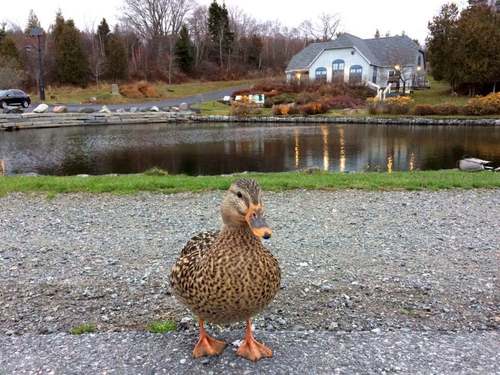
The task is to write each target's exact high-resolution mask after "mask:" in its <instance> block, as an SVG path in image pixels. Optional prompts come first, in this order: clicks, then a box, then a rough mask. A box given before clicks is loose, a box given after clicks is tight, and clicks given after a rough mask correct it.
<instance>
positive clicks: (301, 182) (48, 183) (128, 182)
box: [0, 170, 500, 195]
mask: <svg viewBox="0 0 500 375" xmlns="http://www.w3.org/2000/svg"><path fill="white" fill-rule="evenodd" d="M242 176H244V177H252V178H256V179H257V180H258V181H259V182H260V183H261V185H262V187H263V188H264V189H265V190H273V191H280V190H291V189H362V190H421V189H429V190H440V189H452V188H460V189H472V188H483V189H494V188H500V175H499V174H497V173H494V172H478V173H467V172H460V171H457V170H442V171H417V172H393V173H376V172H367V173H331V172H313V173H307V172H282V173H248V174H241V175H238V174H237V175H230V176H198V177H195V176H185V175H163V173H161V172H158V171H156V172H146V174H135V175H121V176H88V177H78V176H73V177H53V176H37V177H28V176H7V177H0V195H5V194H8V193H13V192H41V193H49V194H50V195H52V194H57V193H70V192H89V193H116V194H131V193H137V192H141V191H149V192H159V193H177V192H185V191H208V190H225V189H227V188H228V187H229V185H230V184H231V182H232V181H234V180H235V179H236V178H238V177H242Z"/></svg>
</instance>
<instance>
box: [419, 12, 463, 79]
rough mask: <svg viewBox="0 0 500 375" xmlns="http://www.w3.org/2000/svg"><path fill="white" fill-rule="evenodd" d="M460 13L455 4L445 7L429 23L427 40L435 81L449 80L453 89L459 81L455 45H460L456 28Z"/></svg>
mask: <svg viewBox="0 0 500 375" xmlns="http://www.w3.org/2000/svg"><path fill="white" fill-rule="evenodd" d="M458 17H459V12H458V7H457V6H456V5H455V4H446V5H443V6H442V8H441V11H440V13H439V15H437V16H436V17H434V19H433V20H432V22H430V23H429V26H428V27H429V31H430V35H429V37H428V38H427V46H428V51H429V53H428V58H429V62H430V65H431V69H432V75H433V77H434V79H436V80H438V81H440V80H443V79H444V80H447V81H448V82H450V84H451V85H452V87H453V88H455V84H456V83H457V81H458V77H457V69H456V68H455V67H456V65H457V64H458V61H457V55H456V53H455V52H456V49H455V45H456V43H458V38H457V33H456V27H457V22H458Z"/></svg>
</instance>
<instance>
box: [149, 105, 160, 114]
mask: <svg viewBox="0 0 500 375" xmlns="http://www.w3.org/2000/svg"><path fill="white" fill-rule="evenodd" d="M149 111H150V112H160V108H158V107H157V106H155V105H154V106H152V107H151V108H150V109H149Z"/></svg>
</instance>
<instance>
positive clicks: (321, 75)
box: [316, 68, 326, 81]
mask: <svg viewBox="0 0 500 375" xmlns="http://www.w3.org/2000/svg"><path fill="white" fill-rule="evenodd" d="M316 80H317V81H326V68H318V69H316Z"/></svg>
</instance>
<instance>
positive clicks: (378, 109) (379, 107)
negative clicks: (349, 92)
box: [366, 98, 384, 115]
mask: <svg viewBox="0 0 500 375" xmlns="http://www.w3.org/2000/svg"><path fill="white" fill-rule="evenodd" d="M366 105H367V107H368V113H369V114H370V115H378V114H381V113H384V112H383V103H382V102H381V101H379V100H378V99H377V98H368V99H366Z"/></svg>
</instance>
